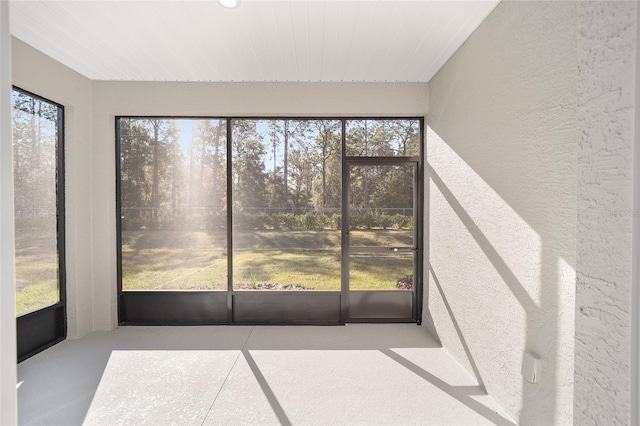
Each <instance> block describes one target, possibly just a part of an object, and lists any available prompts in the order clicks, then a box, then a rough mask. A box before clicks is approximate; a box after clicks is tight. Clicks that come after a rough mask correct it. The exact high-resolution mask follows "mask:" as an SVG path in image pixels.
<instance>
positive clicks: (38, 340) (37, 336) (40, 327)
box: [12, 85, 67, 362]
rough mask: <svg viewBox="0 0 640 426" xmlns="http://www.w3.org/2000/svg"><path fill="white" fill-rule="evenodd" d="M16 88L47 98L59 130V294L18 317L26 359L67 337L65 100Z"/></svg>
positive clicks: (19, 346)
mask: <svg viewBox="0 0 640 426" xmlns="http://www.w3.org/2000/svg"><path fill="white" fill-rule="evenodd" d="M13 91H15V92H18V93H21V94H23V95H26V96H30V97H33V98H35V99H37V100H40V101H43V102H47V103H49V104H51V105H53V106H55V107H56V108H57V109H58V111H57V120H56V125H57V133H58V138H57V142H56V228H57V238H56V248H57V251H58V295H59V298H58V301H57V302H56V303H54V304H52V305H49V306H45V307H42V308H40V309H37V310H35V311H32V312H28V313H26V314H23V315H20V316H17V317H16V327H17V350H18V354H17V355H18V362H22V361H24V360H25V359H27V358H30V357H31V356H33V355H35V354H37V353H39V352H42V351H43V350H45V349H47V348H49V347H51V346H53V345H55V344H56V343H59V342H61V341H63V340H65V339H66V338H67V285H66V252H65V247H66V228H65V222H66V214H65V111H64V106H63V105H62V104H60V103H58V102H55V101H52V100H50V99H47V98H45V97H43V96H40V95H37V94H35V93H33V92H30V91H28V90H25V89H23V88H21V87H18V86H15V85H14V86H13V87H12V92H13ZM12 108H13V103H12ZM14 229H15V228H14ZM14 285H15V284H14Z"/></svg>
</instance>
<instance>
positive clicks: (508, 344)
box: [425, 127, 575, 424]
mask: <svg viewBox="0 0 640 426" xmlns="http://www.w3.org/2000/svg"><path fill="white" fill-rule="evenodd" d="M427 143H428V149H427V152H428V159H427V165H426V174H427V176H428V178H429V185H428V186H427V191H428V193H427V194H425V195H426V198H427V199H428V200H429V201H428V203H429V209H428V212H429V213H428V214H429V217H428V218H427V222H428V223H429V227H430V232H429V260H428V261H426V262H425V263H427V265H426V266H427V267H428V270H429V274H430V275H429V276H430V279H429V290H430V291H429V293H428V294H429V298H428V299H427V300H426V301H425V303H428V305H429V311H430V313H431V316H432V318H433V322H434V323H433V324H432V325H431V327H433V328H434V329H435V330H436V331H437V333H438V337H439V338H440V340H441V341H442V344H443V346H444V347H446V348H447V349H448V350H449V351H450V352H451V353H452V355H453V356H454V357H455V358H456V359H457V360H458V361H459V362H461V363H462V364H463V365H465V366H466V367H467V368H468V370H469V371H470V372H471V373H472V374H473V375H474V376H475V378H476V380H477V381H478V384H479V385H480V386H483V387H485V388H486V389H487V391H488V392H489V394H490V395H491V396H493V397H494V398H496V400H497V401H498V402H499V403H500V404H502V405H503V407H504V408H505V409H506V410H507V412H509V413H510V414H511V415H512V416H514V417H515V418H519V421H520V422H530V421H531V419H535V421H536V422H537V423H538V424H555V423H557V422H558V419H566V418H567V415H569V416H570V411H569V412H568V413H569V414H567V410H571V409H572V408H571V407H570V405H571V399H570V398H569V400H567V399H566V398H564V399H563V395H564V396H567V395H572V392H573V390H572V387H571V383H572V381H573V340H572V336H573V317H574V314H573V304H572V303H564V304H563V305H561V304H560V300H562V301H563V302H566V301H567V300H569V301H570V300H571V296H570V295H571V294H572V292H573V289H574V288H575V271H574V265H572V264H569V263H568V262H566V261H565V260H564V259H563V257H562V256H564V255H566V253H567V252H568V251H569V250H568V249H567V244H566V241H567V240H569V239H570V237H571V235H572V234H571V232H569V233H568V234H567V231H566V229H565V228H566V223H567V218H568V217H569V216H568V215H570V214H571V209H570V208H567V206H566V205H557V204H554V203H553V202H552V201H553V200H555V199H557V198H556V196H557V195H558V193H560V194H561V195H564V196H565V197H566V194H562V191H565V188H562V186H561V184H557V183H556V182H552V184H551V185H549V175H551V177H552V178H553V173H554V171H553V170H548V169H544V168H545V167H549V166H548V164H544V161H543V162H542V163H543V164H536V163H535V162H532V164H533V166H531V168H530V170H526V169H522V170H513V169H512V170H508V168H506V170H499V167H501V166H502V165H501V163H500V162H498V160H499V159H498V158H495V157H494V158H489V157H488V156H487V157H486V158H478V157H477V155H474V152H473V150H472V151H470V152H469V153H468V158H470V159H471V160H469V162H467V161H465V160H464V159H463V157H464V156H467V153H465V152H456V151H454V150H453V149H452V147H451V146H450V145H449V144H448V143H447V142H445V141H444V140H443V139H442V138H441V137H440V136H439V135H438V134H437V133H436V132H435V131H434V130H433V129H432V128H431V127H428V128H427ZM475 150H476V153H477V148H475ZM548 161H549V162H550V163H551V164H552V167H553V164H554V161H555V164H556V166H558V163H559V162H558V161H557V159H553V158H550V159H549V160H548ZM558 167H559V166H558ZM514 172H515V173H514ZM543 173H547V175H546V176H545V175H543ZM550 192H551V193H550ZM560 199H562V198H561V197H560ZM567 204H568V205H570V200H569V201H568V202H567ZM563 227H565V228H563ZM569 249H570V247H569ZM425 308H426V307H425ZM425 310H426V309H425ZM525 351H531V352H534V353H536V354H537V355H538V356H540V358H541V359H542V361H543V366H544V367H543V373H542V380H541V381H540V382H539V383H536V384H532V383H529V382H528V381H526V380H524V379H523V377H522V374H521V367H522V360H523V355H524V352H525ZM561 405H562V406H561ZM559 411H562V413H559ZM560 414H561V415H560Z"/></svg>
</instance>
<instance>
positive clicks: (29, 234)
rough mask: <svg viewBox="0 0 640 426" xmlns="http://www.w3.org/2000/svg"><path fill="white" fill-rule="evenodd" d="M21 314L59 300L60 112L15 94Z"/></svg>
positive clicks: (14, 163) (14, 164)
mask: <svg viewBox="0 0 640 426" xmlns="http://www.w3.org/2000/svg"><path fill="white" fill-rule="evenodd" d="M11 99H12V103H13V112H12V114H13V168H14V191H15V192H14V199H15V238H16V247H15V250H16V259H15V261H16V265H15V267H16V271H15V272H16V314H17V315H18V316H20V315H24V314H26V313H29V312H32V311H35V310H38V309H41V308H44V307H46V306H50V305H52V304H55V303H57V302H58V301H59V300H60V289H59V281H58V278H59V276H58V265H59V263H58V229H57V214H58V209H57V159H58V152H57V145H58V135H59V132H58V130H59V129H58V124H57V123H58V121H57V120H58V112H59V108H58V107H57V106H56V105H53V104H51V103H49V102H46V101H44V100H41V99H37V98H34V97H33V96H30V95H27V94H24V93H21V92H17V91H13V93H12V95H11Z"/></svg>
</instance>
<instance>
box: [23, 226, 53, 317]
mask: <svg viewBox="0 0 640 426" xmlns="http://www.w3.org/2000/svg"><path fill="white" fill-rule="evenodd" d="M18 231H20V232H16V263H15V272H16V315H18V316H20V315H24V314H27V313H29V312H33V311H35V310H38V309H41V308H44V307H46V306H49V305H52V304H54V303H57V302H58V300H59V292H58V255H57V250H56V246H55V235H49V234H47V233H44V232H42V233H39V232H30V231H28V230H27V231H21V230H18ZM52 241H53V243H52Z"/></svg>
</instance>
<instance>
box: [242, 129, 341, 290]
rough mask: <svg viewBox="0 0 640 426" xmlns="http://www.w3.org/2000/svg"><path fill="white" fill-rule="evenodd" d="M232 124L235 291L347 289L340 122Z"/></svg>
mask: <svg viewBox="0 0 640 426" xmlns="http://www.w3.org/2000/svg"><path fill="white" fill-rule="evenodd" d="M232 123H233V126H232V129H233V130H232V135H233V136H232V146H233V162H232V164H233V166H232V170H233V224H234V228H233V249H234V250H233V285H234V286H233V287H234V289H235V290H340V225H341V157H342V155H341V148H340V147H341V123H340V121H337V120H288V119H284V120H232Z"/></svg>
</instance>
